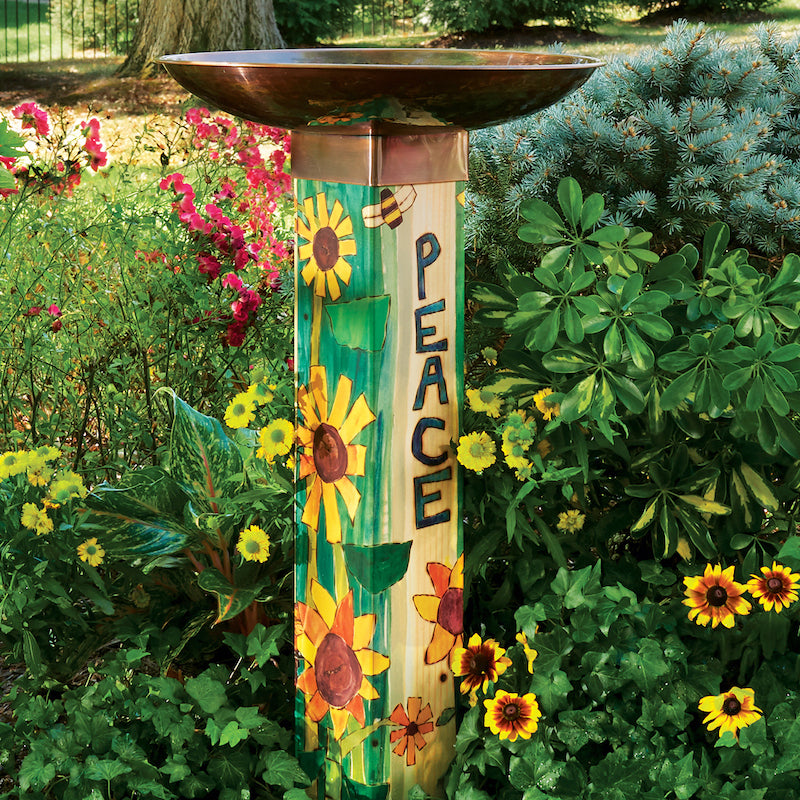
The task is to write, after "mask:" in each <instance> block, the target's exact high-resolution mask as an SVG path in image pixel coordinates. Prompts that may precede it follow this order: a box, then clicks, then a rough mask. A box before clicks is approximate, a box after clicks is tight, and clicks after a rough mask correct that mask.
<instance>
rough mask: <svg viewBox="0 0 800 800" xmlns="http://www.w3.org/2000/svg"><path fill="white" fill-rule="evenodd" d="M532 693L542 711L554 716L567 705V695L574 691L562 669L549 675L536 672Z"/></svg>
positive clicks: (532, 679) (532, 683) (532, 681)
mask: <svg viewBox="0 0 800 800" xmlns="http://www.w3.org/2000/svg"><path fill="white" fill-rule="evenodd" d="M531 691H532V692H533V693H534V694H535V695H536V698H537V700H538V701H539V704H540V705H541V706H542V711H543V712H544V713H545V714H548V715H549V716H552V715H553V714H554V713H555V712H556V711H558V709H559V708H564V706H566V705H567V695H568V694H569V693H570V692H571V691H572V684H571V683H570V682H569V680H568V679H567V673H566V672H562V671H561V670H560V669H556V670H553V672H551V673H550V674H549V675H543V674H542V673H541V672H536V671H534V675H533V678H531Z"/></svg>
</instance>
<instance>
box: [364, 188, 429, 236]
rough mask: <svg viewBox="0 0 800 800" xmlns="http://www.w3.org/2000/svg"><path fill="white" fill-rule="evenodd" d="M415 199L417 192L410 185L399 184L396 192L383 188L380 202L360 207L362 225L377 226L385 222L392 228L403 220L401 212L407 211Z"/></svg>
mask: <svg viewBox="0 0 800 800" xmlns="http://www.w3.org/2000/svg"><path fill="white" fill-rule="evenodd" d="M416 199H417V193H416V192H415V191H414V187H413V186H411V185H406V186H399V187H398V189H397V191H396V192H393V191H392V190H391V189H388V188H383V189H381V201H380V203H376V204H375V205H372V206H364V208H362V209H361V216H362V217H363V218H364V225H366V226H367V227H368V228H377V227H378V226H379V225H383V224H384V223H386V224H387V225H388V226H389V227H390V228H392V229H394V228H396V227H397V226H398V225H399V224H400V223H401V222H402V221H403V212H404V211H408V209H409V208H411V206H412V205H414V201H415V200H416Z"/></svg>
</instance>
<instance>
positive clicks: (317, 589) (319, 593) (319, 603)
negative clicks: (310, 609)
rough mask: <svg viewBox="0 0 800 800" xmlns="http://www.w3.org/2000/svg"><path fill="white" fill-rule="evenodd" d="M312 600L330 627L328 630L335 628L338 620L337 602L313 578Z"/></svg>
mask: <svg viewBox="0 0 800 800" xmlns="http://www.w3.org/2000/svg"><path fill="white" fill-rule="evenodd" d="M311 599H312V600H313V601H314V606H315V608H316V609H317V611H318V612H319V615H320V616H321V617H322V620H323V622H324V623H325V624H326V625H327V626H328V630H330V629H331V628H332V627H333V621H334V620H335V619H336V601H335V600H334V599H333V598H332V597H331V596H330V594H329V593H328V590H327V589H325V587H324V586H323V585H322V584H321V583H319V581H315V580H314V579H313V578H312V580H311Z"/></svg>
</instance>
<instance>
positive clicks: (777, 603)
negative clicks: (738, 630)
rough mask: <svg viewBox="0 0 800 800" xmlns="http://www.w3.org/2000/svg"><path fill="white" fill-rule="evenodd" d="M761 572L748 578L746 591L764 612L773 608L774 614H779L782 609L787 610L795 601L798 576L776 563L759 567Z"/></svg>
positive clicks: (799, 579) (799, 576)
mask: <svg viewBox="0 0 800 800" xmlns="http://www.w3.org/2000/svg"><path fill="white" fill-rule="evenodd" d="M761 572H762V574H761V575H751V576H750V580H749V581H747V591H748V592H750V594H751V595H753V597H755V598H756V600H758V602H759V603H761V605H762V606H764V609H765V610H766V611H772V609H773V607H774V608H775V612H776V613H780V611H781V609H782V608H788V607H789V606H790V605H791V604H792V603H794V601H795V600H797V582H798V581H800V575H798V574H797V573H796V572H792V571H791V570H790V569H789V567H784V566H783V565H781V564H778V563H777V562H776V561H773V562H772V567H761Z"/></svg>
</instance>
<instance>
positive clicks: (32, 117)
mask: <svg viewBox="0 0 800 800" xmlns="http://www.w3.org/2000/svg"><path fill="white" fill-rule="evenodd" d="M11 113H12V114H13V115H14V117H15V118H16V119H21V120H22V127H23V128H35V129H36V133H38V134H39V136H47V135H48V134H49V133H50V120H49V119H48V117H47V112H46V111H45V110H44V109H43V108H39V106H37V105H36V103H22V104H20V105H18V106H16V107H15V108H12V109H11Z"/></svg>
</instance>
